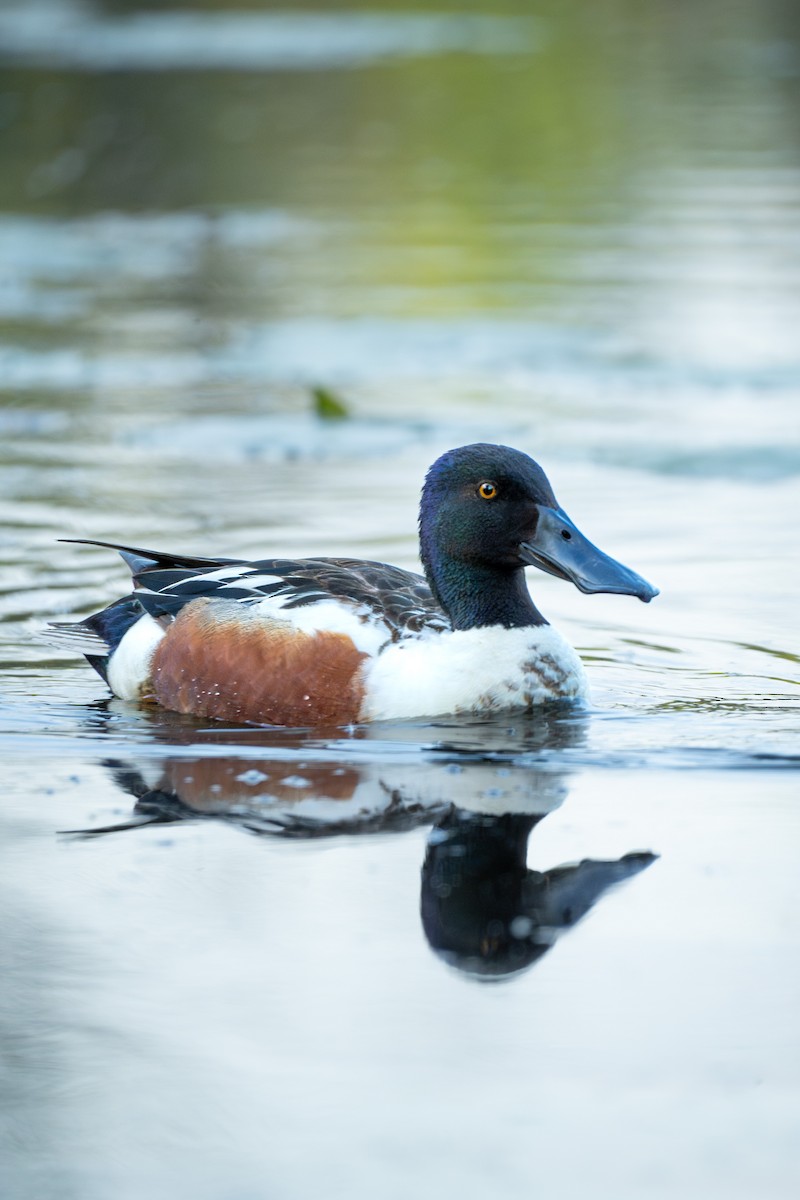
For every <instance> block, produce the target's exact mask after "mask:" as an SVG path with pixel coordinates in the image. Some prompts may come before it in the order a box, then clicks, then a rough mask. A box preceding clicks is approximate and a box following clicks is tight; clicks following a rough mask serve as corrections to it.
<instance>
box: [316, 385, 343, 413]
mask: <svg viewBox="0 0 800 1200" xmlns="http://www.w3.org/2000/svg"><path fill="white" fill-rule="evenodd" d="M311 395H312V397H313V400H314V412H315V413H316V415H317V416H318V417H319V418H320V419H321V420H323V421H342V420H344V419H345V418H347V417H349V416H350V413H349V412H348V411H347V406H346V405H345V403H344V401H343V400H340V399H339V397H338V396H337V395H336V394H335V393H334V392H332V391H331V390H330V388H326V387H315V388H312V389H311Z"/></svg>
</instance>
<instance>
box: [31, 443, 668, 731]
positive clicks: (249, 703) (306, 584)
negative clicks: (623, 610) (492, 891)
mask: <svg viewBox="0 0 800 1200" xmlns="http://www.w3.org/2000/svg"><path fill="white" fill-rule="evenodd" d="M419 537H420V557H421V559H422V564H423V567H424V570H425V578H423V577H422V576H420V575H416V574H414V573H413V572H410V571H404V570H401V569H400V568H398V567H392V566H387V565H385V564H384V563H377V562H367V561H363V560H361V559H352V558H306V559H298V560H294V561H290V560H286V559H274V558H271V559H263V560H259V561H257V562H246V561H244V560H241V559H232V558H219V559H216V558H195V557H193V556H190V555H181V554H164V553H160V552H157V551H151V550H141V549H137V548H135V547H130V546H121V545H117V544H116V543H113V542H98V541H89V540H87V539H65V540H79V541H81V543H82V544H85V545H92V546H107V547H109V548H110V549H114V550H118V551H119V552H120V554H121V555H122V557H123V558H124V559H125V561H126V562H127V564H128V566H129V567H130V569H131V572H132V575H133V589H134V590H133V592H132V593H130V594H129V595H127V596H125V597H123V598H122V599H120V600H117V601H116V602H115V603H114V604H112V605H110V606H109V607H108V608H106V609H104V610H103V611H102V612H99V613H95V614H94V615H92V616H90V617H87V618H86V619H85V620H83V621H81V622H79V623H77V624H68V625H63V624H61V625H53V626H52V632H53V636H54V637H55V638H56V639H57V640H58V642H59V644H61V645H62V646H64V647H65V648H67V647H69V648H71V649H73V650H75V651H78V652H80V653H83V654H85V655H86V658H87V659H88V661H89V662H90V663H91V665H92V666H93V667H94V668H95V669H96V670H97V671H98V672H99V673H100V674H101V675H102V676H103V678H104V679H105V680H106V681H107V682H108V685H109V687H110V688H111V690H112V692H114V693H115V695H117V696H119V697H121V698H122V699H123V700H137V701H145V702H152V703H157V704H160V705H162V706H163V707H164V708H167V709H171V710H173V711H175V712H181V713H194V714H195V715H197V716H201V717H214V718H218V719H221V720H227V721H244V722H255V723H259V724H270V725H322V724H335V725H348V724H353V723H359V722H363V721H375V720H390V719H398V718H410V717H419V716H435V715H440V714H445V713H475V712H493V711H498V710H502V709H507V708H516V707H521V708H530V707H532V706H533V705H536V704H539V703H541V702H544V701H549V700H557V699H564V698H567V699H570V698H580V697H581V696H582V695H583V694H584V690H585V682H584V672H583V667H582V665H581V661H580V659H579V658H578V655H577V654H576V652H575V651H574V650H573V649H572V647H571V646H570V645H569V644H568V643H567V642H566V641H565V640H564V638H563V637H562V636H561V635H560V634H559V633H558V632H557V631H556V630H555V629H553V627H552V626H551V625H549V624H548V622H547V621H546V620H545V618H544V617H543V616H542V615H541V613H540V612H539V610H538V609H537V608H536V606H535V605H534V603H533V600H532V599H531V596H530V593H529V591H528V588H527V585H526V582H525V573H524V568H525V567H526V566H529V565H530V566H535V567H538V568H539V569H540V570H542V571H546V572H547V573H548V574H550V575H556V576H558V577H559V578H560V579H566V580H569V581H570V582H571V583H574V584H575V586H576V587H578V588H579V589H580V590H581V591H582V592H617V593H622V594H624V595H631V596H638V598H639V599H640V600H643V601H649V600H652V598H653V597H654V596H656V595H657V594H658V590H657V589H656V588H654V587H652V586H651V585H650V584H649V583H647V581H646V580H644V579H642V577H641V576H640V575H637V574H636V573H635V572H634V571H631V570H629V569H628V568H627V567H624V566H623V565H622V564H621V563H618V562H616V561H615V560H614V559H612V558H609V557H608V556H607V555H605V554H603V553H602V551H600V550H598V549H597V547H596V546H593V545H592V543H591V542H589V541H588V540H587V539H586V538H585V537H584V536H583V534H582V533H581V532H580V531H579V530H578V529H577V527H576V526H575V525H574V524H573V522H572V521H571V520H570V519H569V517H568V516H567V514H566V513H565V512H564V510H563V509H561V508H560V507H559V505H558V502H557V501H556V498H555V496H554V494H553V490H552V488H551V487H550V484H549V482H548V480H547V477H546V475H545V473H544V471H543V470H542V468H541V467H540V466H539V465H538V463H536V462H534V461H533V459H531V458H529V457H528V456H527V455H526V454H523V453H521V452H520V451H519V450H513V449H511V448H510V447H508V446H495V445H488V444H477V445H471V446H461V447H460V448H458V449H455V450H450V451H449V452H448V453H446V454H443V455H442V456H441V458H439V459H437V461H436V462H435V463H434V464H433V466H432V467H431V468H430V470H429V471H428V474H427V476H426V479H425V484H424V487H423V491H422V499H421V504H420V515H419Z"/></svg>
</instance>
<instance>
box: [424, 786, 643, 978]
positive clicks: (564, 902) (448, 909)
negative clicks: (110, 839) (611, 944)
mask: <svg viewBox="0 0 800 1200" xmlns="http://www.w3.org/2000/svg"><path fill="white" fill-rule="evenodd" d="M543 816H544V813H520V812H516V813H510V812H506V813H502V814H500V815H494V814H490V813H481V812H470V811H467V810H465V809H461V808H456V807H453V808H452V809H450V811H449V812H447V813H446V814H445V815H444V816H443V817H441V818H440V819H439V820H438V821H437V822H436V824H435V826H434V828H433V830H432V831H431V834H430V836H429V838H428V848H427V852H426V854H425V862H424V864H423V867H422V899H421V914H422V926H423V929H424V930H425V936H426V937H427V939H428V942H429V943H430V946H431V948H432V949H433V950H434V951H435V952H436V953H437V954H438V955H439V956H440V957H441V958H442V959H443V960H444V961H445V962H446V963H447V964H448V965H449V966H451V967H455V968H457V969H458V970H460V971H463V972H464V973H465V974H467V975H471V976H474V977H475V978H478V979H487V980H490V979H495V980H497V979H504V978H508V977H509V976H511V975H515V974H517V973H518V972H520V971H524V970H525V969H526V968H528V967H530V966H532V965H533V964H534V963H535V962H536V961H537V960H538V959H540V958H541V957H542V955H543V954H545V953H546V952H547V951H548V950H549V949H550V948H551V947H552V946H553V944H554V943H555V941H556V939H557V938H558V937H559V936H560V935H561V934H562V933H563V932H564V931H565V930H567V929H569V928H571V926H573V925H574V924H575V923H576V921H578V920H579V919H580V918H581V917H582V916H583V915H584V914H585V913H586V912H588V910H589V909H590V908H591V907H592V906H593V905H594V904H595V903H596V902H597V901H598V900H599V899H600V897H601V896H602V895H603V893H604V892H606V891H607V890H608V888H610V887H611V886H612V885H613V884H616V883H620V882H622V880H624V879H627V878H628V877H629V876H631V875H635V874H637V873H638V872H639V871H641V870H643V869H644V868H645V867H647V866H649V865H650V863H651V862H653V860H654V858H655V855H654V854H651V853H649V852H640V853H632V854H626V855H625V856H624V857H623V858H620V859H614V860H611V861H598V860H592V859H584V860H583V861H581V862H579V863H575V864H570V865H565V866H559V867H553V868H552V869H551V870H548V871H532V870H529V868H528V866H527V853H528V839H529V837H530V835H531V832H532V831H533V829H534V828H535V826H536V825H538V823H539V822H540V821H541V820H542V818H543Z"/></svg>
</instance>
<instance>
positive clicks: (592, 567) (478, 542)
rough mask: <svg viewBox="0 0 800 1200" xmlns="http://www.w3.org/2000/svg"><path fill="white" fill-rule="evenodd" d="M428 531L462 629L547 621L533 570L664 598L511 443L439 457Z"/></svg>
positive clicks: (425, 503)
mask: <svg viewBox="0 0 800 1200" xmlns="http://www.w3.org/2000/svg"><path fill="white" fill-rule="evenodd" d="M419 529H420V553H421V557H422V562H423V566H424V568H425V574H426V576H427V578H428V582H429V583H430V585H431V588H432V590H433V592H434V595H435V596H436V598H437V600H438V601H439V603H440V604H441V605H442V607H443V608H444V609H445V611H446V612H447V613H448V615H449V617H450V619H451V620H452V622H453V626H454V628H456V629H470V628H474V627H475V626H479V625H505V626H506V627H508V628H515V627H519V626H525V625H544V624H547V622H546V621H545V619H544V617H543V616H542V615H541V613H539V611H538V610H537V609H536V607H535V605H534V604H533V601H532V600H531V598H530V594H529V592H528V589H527V585H526V584H525V577H524V568H525V567H526V566H534V567H538V568H539V570H541V571H545V572H547V573H548V574H549V575H556V576H557V577H558V578H559V579H566V580H568V581H569V582H570V583H574V584H575V586H576V587H577V588H578V589H579V590H580V591H582V592H587V593H590V592H614V593H617V594H620V595H625V596H637V597H638V598H639V599H640V600H643V601H644V602H645V603H647V602H648V601H650V600H652V599H653V597H654V596H657V595H658V588H655V587H653V586H652V584H649V583H648V582H647V580H646V579H643V578H642V577H641V575H637V574H636V572H635V571H632V570H630V568H628V567H625V566H623V565H622V563H620V562H617V561H616V560H615V559H613V558H610V557H609V556H608V555H607V554H604V553H603V552H602V550H599V549H598V548H597V546H594V545H593V544H592V543H591V542H590V541H589V540H588V538H586V537H584V535H583V534H582V533H581V532H580V530H579V529H578V528H577V526H576V525H575V524H574V523H573V522H572V521H571V520H570V518H569V517H568V516H567V514H566V513H565V512H564V510H563V509H562V508H561V507H560V506H559V504H558V501H557V500H556V498H555V495H554V494H553V489H552V488H551V486H550V483H549V481H548V479H547V476H546V475H545V473H544V471H543V470H542V468H541V467H540V466H539V464H538V463H536V462H534V460H533V459H532V458H529V457H528V455H527V454H523V453H522V452H521V451H519V450H514V449H512V448H511V447H509V446H495V445H491V444H488V443H476V444H475V445H471V446H460V447H459V448H458V449H455V450H449V451H448V452H447V453H446V454H443V455H442V456H441V458H438V459H437V460H436V462H435V463H434V464H433V466H432V467H431V468H430V470H429V471H428V474H427V476H426V479H425V485H424V487H423V491H422V500H421V503H420V517H419Z"/></svg>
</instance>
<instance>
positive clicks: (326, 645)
mask: <svg viewBox="0 0 800 1200" xmlns="http://www.w3.org/2000/svg"><path fill="white" fill-rule="evenodd" d="M366 657H367V656H366V655H365V654H362V653H361V651H360V650H357V649H356V648H355V646H354V645H353V643H352V641H351V640H350V638H349V637H347V636H346V635H344V634H341V633H304V632H301V631H299V630H297V629H294V628H292V626H291V625H289V623H288V622H284V621H270V620H265V618H264V617H263V616H261V615H259V614H257V613H254V612H253V611H252V610H250V609H247V608H243V607H242V605H240V604H237V603H236V602H235V601H225V600H209V599H205V598H201V599H197V600H193V601H192V602H191V604H187V605H186V607H185V608H184V609H182V610H181V612H180V613H179V615H178V616H177V618H176V619H175V621H174V622H173V624H172V625H171V626H170V628H169V629H168V631H167V633H166V635H165V637H164V638H163V640H162V641H161V642H160V643H159V645H158V647H157V648H156V652H155V654H154V656H153V664H152V673H151V679H152V688H151V692H150V694H149V695H148V697H147V698H148V699H151V700H155V701H157V702H158V703H159V704H161V705H163V707H164V708H169V709H171V710H172V711H173V712H181V713H193V714H194V715H195V716H198V717H214V718H216V719H218V720H222V721H251V722H257V723H258V724H261V725H325V724H330V725H349V724H352V723H353V722H354V721H357V720H358V713H359V710H360V708H361V701H362V699H363V695H364V688H363V685H362V683H361V679H360V673H359V667H360V666H361V663H362V662H363V660H364V659H365V658H366Z"/></svg>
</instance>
